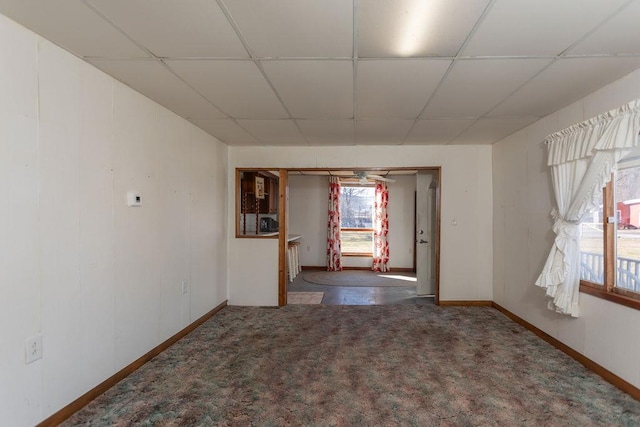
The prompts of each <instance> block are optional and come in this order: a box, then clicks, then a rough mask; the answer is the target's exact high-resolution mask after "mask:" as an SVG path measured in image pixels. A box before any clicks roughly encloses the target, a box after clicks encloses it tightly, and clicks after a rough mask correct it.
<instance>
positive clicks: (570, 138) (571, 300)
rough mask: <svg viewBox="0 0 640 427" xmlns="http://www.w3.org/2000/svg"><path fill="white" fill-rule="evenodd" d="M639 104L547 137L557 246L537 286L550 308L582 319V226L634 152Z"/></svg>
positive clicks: (639, 124)
mask: <svg viewBox="0 0 640 427" xmlns="http://www.w3.org/2000/svg"><path fill="white" fill-rule="evenodd" d="M639 132H640V100H636V101H633V102H631V103H629V104H626V105H624V106H622V107H620V108H618V109H615V110H611V111H609V112H607V113H605V114H601V115H599V116H597V117H594V118H592V119H590V120H587V121H585V122H582V123H578V124H576V125H574V126H571V127H569V128H567V129H564V130H562V131H560V132H557V133H554V134H552V135H549V136H548V137H547V139H546V143H547V145H548V153H549V159H548V165H549V167H550V168H551V178H552V181H553V189H554V193H555V199H556V207H555V208H554V209H553V211H552V212H551V216H552V217H553V220H554V224H553V231H554V232H555V233H556V238H555V242H554V244H553V247H552V248H551V252H550V253H549V257H548V258H547V262H546V263H545V265H544V268H543V269H542V273H540V276H539V277H538V279H537V280H536V285H537V286H540V287H542V288H546V290H547V291H546V295H547V297H548V298H549V308H550V309H552V310H555V311H557V312H558V313H563V314H568V315H571V316H574V317H578V316H579V314H580V311H579V308H578V297H579V290H580V247H579V240H580V223H581V222H582V220H583V217H584V215H585V214H586V212H587V211H589V210H590V209H592V208H594V207H596V205H597V204H599V201H598V200H594V198H595V195H596V193H597V191H598V190H599V189H600V188H602V187H603V186H604V185H605V184H606V183H607V182H609V181H610V179H611V173H612V171H613V169H614V168H615V165H616V163H617V162H618V160H620V159H621V158H622V157H623V156H625V155H626V154H627V153H629V152H630V151H631V150H634V149H636V148H637V147H638V146H639V145H640V144H639V143H638V133H639Z"/></svg>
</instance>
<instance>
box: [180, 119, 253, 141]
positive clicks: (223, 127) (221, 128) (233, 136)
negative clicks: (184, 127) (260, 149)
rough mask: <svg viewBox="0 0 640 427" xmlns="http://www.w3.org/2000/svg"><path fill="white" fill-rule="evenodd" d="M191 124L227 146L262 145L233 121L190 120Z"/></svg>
mask: <svg viewBox="0 0 640 427" xmlns="http://www.w3.org/2000/svg"><path fill="white" fill-rule="evenodd" d="M190 122H191V123H193V124H194V125H196V126H198V127H199V128H200V129H202V130H204V131H205V132H207V133H209V134H210V135H213V136H215V137H216V138H218V140H220V141H221V142H223V143H225V144H227V145H261V144H260V143H259V142H258V141H256V139H255V138H254V137H253V136H251V135H249V133H247V131H245V130H244V129H242V128H241V127H240V126H238V124H237V123H236V122H235V121H234V120H231V119H221V120H198V119H193V120H190Z"/></svg>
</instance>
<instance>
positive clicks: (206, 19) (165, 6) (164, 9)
mask: <svg viewBox="0 0 640 427" xmlns="http://www.w3.org/2000/svg"><path fill="white" fill-rule="evenodd" d="M89 2H90V3H91V4H93V5H94V6H95V7H96V8H98V9H99V10H100V11H101V12H102V13H103V14H104V15H106V16H107V17H108V18H109V19H110V20H111V21H112V22H113V23H114V24H116V25H117V26H118V27H120V28H122V29H123V30H124V31H125V32H126V33H127V34H129V35H130V36H131V37H132V38H133V39H134V40H136V41H137V42H138V43H140V44H141V45H143V46H144V47H146V48H147V49H149V50H150V51H151V52H152V53H153V54H154V55H156V56H160V57H181V58H184V57H239V58H248V54H247V51H246V50H245V49H244V46H242V43H241V42H240V39H239V38H238V36H237V35H236V33H235V32H234V30H233V28H232V27H231V25H230V24H229V21H227V18H226V17H225V16H224V14H223V13H222V10H220V8H219V7H218V5H217V3H216V2H215V1H211V0H182V1H175V0H136V1H130V0H89Z"/></svg>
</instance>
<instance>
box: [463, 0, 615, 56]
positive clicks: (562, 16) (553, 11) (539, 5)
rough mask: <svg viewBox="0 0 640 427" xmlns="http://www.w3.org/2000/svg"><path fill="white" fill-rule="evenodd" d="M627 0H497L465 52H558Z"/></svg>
mask: <svg viewBox="0 0 640 427" xmlns="http://www.w3.org/2000/svg"><path fill="white" fill-rule="evenodd" d="M625 1H626V0H607V1H584V0H562V1H558V0H536V1H531V0H496V2H495V3H494V4H493V6H492V8H491V11H490V12H489V14H488V15H487V17H486V18H485V19H484V21H483V22H482V24H481V25H480V27H479V29H478V31H477V32H476V33H475V35H474V36H473V37H472V38H471V40H470V42H469V44H468V45H467V47H466V48H465V49H464V52H463V53H462V54H463V55H468V56H486V55H516V56H522V55H558V54H560V53H562V52H563V51H564V50H565V49H567V48H568V47H569V46H571V45H572V44H573V43H575V42H577V41H578V40H579V39H580V38H581V37H583V36H584V35H585V34H586V33H587V32H588V31H590V30H592V29H593V28H595V27H596V26H597V25H598V24H599V23H600V22H601V21H603V20H604V19H605V18H606V17H607V16H609V15H610V14H611V13H613V12H614V11H615V10H616V9H618V8H619V7H620V6H621V5H622V4H623V3H624V2H625Z"/></svg>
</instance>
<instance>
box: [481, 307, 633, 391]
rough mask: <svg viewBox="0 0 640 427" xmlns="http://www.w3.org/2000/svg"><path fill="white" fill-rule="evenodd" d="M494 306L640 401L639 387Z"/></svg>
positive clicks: (521, 319) (519, 318)
mask: <svg viewBox="0 0 640 427" xmlns="http://www.w3.org/2000/svg"><path fill="white" fill-rule="evenodd" d="M492 306H493V307H494V308H495V309H496V310H498V311H499V312H501V313H502V314H504V315H505V316H507V317H508V318H509V319H511V320H513V321H514V322H516V323H517V324H519V325H521V326H523V327H524V328H526V329H528V330H530V331H531V332H533V333H534V334H536V335H537V336H538V337H540V338H542V339H543V340H545V341H546V342H548V343H549V344H551V345H552V346H554V347H556V348H557V349H558V350H560V351H562V352H563V353H565V354H567V355H568V356H569V357H571V358H573V359H575V360H576V361H577V362H579V363H581V364H582V365H584V367H585V368H587V369H589V370H591V371H593V372H594V373H596V374H598V375H600V376H601V377H602V378H604V380H605V381H607V382H609V383H611V384H613V385H614V386H616V387H618V388H619V389H620V390H622V391H624V392H625V393H627V394H629V395H630V396H632V397H633V398H635V399H637V400H640V389H639V388H638V387H636V386H634V385H633V384H631V383H629V382H627V381H625V380H624V379H622V378H620V377H619V376H617V375H616V374H614V373H613V372H611V371H609V370H608V369H606V368H604V367H603V366H601V365H599V364H597V363H596V362H594V361H593V360H591V359H589V358H588V357H586V356H585V355H584V354H582V353H579V352H577V351H576V350H574V349H572V348H571V347H569V346H568V345H566V344H564V343H563V342H561V341H559V340H558V339H556V338H554V337H552V336H551V335H549V334H547V333H546V332H544V331H543V330H542V329H539V328H537V327H535V326H533V325H532V324H531V323H529V322H527V321H526V320H524V319H523V318H521V317H520V316H517V315H516V314H513V313H512V312H510V311H509V310H507V309H506V308H504V307H502V306H501V305H500V304H496V303H495V302H494V303H492Z"/></svg>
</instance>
